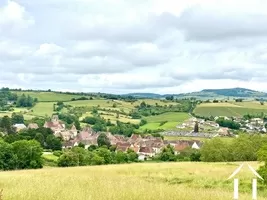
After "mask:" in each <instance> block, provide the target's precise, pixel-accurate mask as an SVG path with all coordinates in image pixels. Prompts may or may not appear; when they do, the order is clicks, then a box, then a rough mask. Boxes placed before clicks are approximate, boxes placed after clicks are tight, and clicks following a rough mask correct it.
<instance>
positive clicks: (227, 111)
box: [194, 101, 267, 117]
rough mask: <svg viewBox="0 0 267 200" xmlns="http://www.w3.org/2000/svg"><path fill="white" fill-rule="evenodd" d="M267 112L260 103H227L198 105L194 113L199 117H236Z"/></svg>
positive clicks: (265, 107)
mask: <svg viewBox="0 0 267 200" xmlns="http://www.w3.org/2000/svg"><path fill="white" fill-rule="evenodd" d="M266 112H267V105H261V104H260V102H256V101H247V102H228V103H202V104H200V105H198V106H197V107H196V108H195V110H194V113H195V114H197V115H200V116H206V117H208V116H229V117H231V116H236V117H241V116H243V115H245V114H261V113H266Z"/></svg>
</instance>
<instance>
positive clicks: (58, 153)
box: [53, 151, 63, 157]
mask: <svg viewBox="0 0 267 200" xmlns="http://www.w3.org/2000/svg"><path fill="white" fill-rule="evenodd" d="M62 154H63V152H62V151H54V152H53V155H54V156H57V157H60V156H61V155H62Z"/></svg>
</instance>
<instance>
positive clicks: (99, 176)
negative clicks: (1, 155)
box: [0, 162, 267, 200]
mask: <svg viewBox="0 0 267 200" xmlns="http://www.w3.org/2000/svg"><path fill="white" fill-rule="evenodd" d="M251 165H252V166H253V167H254V168H257V166H258V164H257V163H256V162H253V163H251ZM237 167H238V163H190V162H182V163H139V164H125V165H108V166H90V167H76V168H44V169H40V170H23V171H11V172H0V190H1V189H3V200H63V199H64V200H85V199H86V200H103V199H105V200H125V199H127V200H163V199H164V200H174V199H179V200H215V199H216V200H226V199H232V196H233V195H232V193H233V188H232V187H233V183H232V180H230V181H227V180H226V179H227V178H228V176H229V175H230V174H231V173H232V172H233V171H234V170H235V169H236V168H237ZM239 176H240V186H239V187H240V188H239V190H240V192H241V193H240V199H242V200H250V199H251V193H250V192H251V183H250V182H251V180H250V179H251V175H250V172H249V170H248V169H247V168H244V169H243V170H242V171H241V172H240V175H239ZM258 193H259V198H258V200H263V199H266V197H267V191H266V189H264V188H263V187H262V186H261V185H260V183H259V191H258Z"/></svg>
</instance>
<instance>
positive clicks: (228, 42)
mask: <svg viewBox="0 0 267 200" xmlns="http://www.w3.org/2000/svg"><path fill="white" fill-rule="evenodd" d="M240 5H242V6H240ZM266 10H267V2H266V1H263V0H253V1H252V0H245V1H241V0H236V1H230V0H225V1H222V0H221V1H220V0H217V1H215V0H188V1H176V0H166V1H161V0H147V1H143V0H129V1H124V0H90V1H89V0H75V1H73V0H64V1H63V0H46V1H34V0H16V1H11V0H9V1H4V2H3V3H2V2H0V72H1V73H0V87H1V86H19V87H21V88H35V89H37V88H38V89H48V88H51V89H57V90H72V91H96V92H97V91H100V92H119V93H126V92H131V91H134V92H137V91H143V92H159V93H179V92H187V91H195V90H200V89H204V88H211V87H212V88H222V87H250V88H252V89H259V90H262V88H264V87H263V86H264V85H265V83H264V81H266V78H265V77H267V76H266V75H267V73H266V72H265V71H266V69H265V68H266V67H265V66H266V64H267V54H266V49H267V29H266V26H265V24H266V22H267V14H266ZM246 83H248V84H249V85H248V84H246Z"/></svg>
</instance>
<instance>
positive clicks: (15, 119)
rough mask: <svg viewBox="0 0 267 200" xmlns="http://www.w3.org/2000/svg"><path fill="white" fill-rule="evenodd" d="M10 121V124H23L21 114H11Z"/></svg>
mask: <svg viewBox="0 0 267 200" xmlns="http://www.w3.org/2000/svg"><path fill="white" fill-rule="evenodd" d="M11 121H12V124H24V117H23V115H22V114H18V113H12V116H11Z"/></svg>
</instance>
